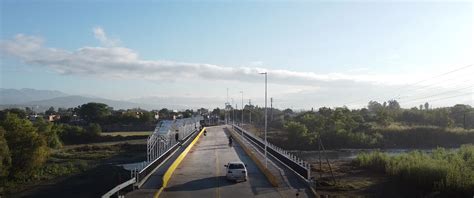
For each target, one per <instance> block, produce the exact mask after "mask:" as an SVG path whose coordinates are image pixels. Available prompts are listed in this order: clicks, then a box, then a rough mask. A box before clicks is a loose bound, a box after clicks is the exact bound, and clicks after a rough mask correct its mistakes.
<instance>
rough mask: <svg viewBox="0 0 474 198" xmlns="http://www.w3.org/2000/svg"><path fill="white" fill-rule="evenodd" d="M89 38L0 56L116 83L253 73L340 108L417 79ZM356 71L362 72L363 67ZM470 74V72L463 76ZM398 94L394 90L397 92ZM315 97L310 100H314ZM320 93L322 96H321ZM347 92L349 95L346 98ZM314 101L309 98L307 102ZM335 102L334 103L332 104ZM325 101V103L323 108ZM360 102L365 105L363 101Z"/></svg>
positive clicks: (20, 38) (249, 79)
mask: <svg viewBox="0 0 474 198" xmlns="http://www.w3.org/2000/svg"><path fill="white" fill-rule="evenodd" d="M93 32H94V36H95V37H96V38H97V39H98V40H99V41H100V42H101V43H102V45H103V46H100V47H90V46H86V47H81V48H78V49H77V50H74V51H69V50H65V49H56V48H50V47H46V46H45V45H44V41H43V39H42V38H39V37H36V36H27V35H23V34H18V35H16V36H15V37H14V38H12V39H9V40H6V41H2V42H1V43H0V50H1V53H2V54H4V55H9V56H12V57H15V58H17V59H19V60H21V61H23V62H26V63H28V64H31V65H39V66H43V67H47V68H50V69H51V70H53V71H55V72H58V73H60V74H67V75H88V76H98V77H101V78H102V77H107V78H118V79H146V80H153V81H160V82H161V81H164V82H172V81H176V80H179V79H198V80H209V81H213V80H221V81H234V82H245V83H253V82H261V81H262V76H261V75H259V74H258V73H260V72H268V73H269V76H268V78H269V82H270V83H272V84H279V85H284V86H285V87H292V88H291V89H290V88H286V90H278V91H279V94H280V95H281V96H284V95H287V96H289V97H288V98H291V96H293V95H297V96H294V97H295V98H297V99H301V100H303V101H304V100H305V99H306V100H307V99H309V98H313V99H314V100H315V101H321V102H322V101H326V102H328V103H331V104H332V103H335V102H339V101H343V102H339V104H344V101H345V102H347V101H348V100H352V99H351V98H360V97H364V96H365V97H367V101H368V100H369V99H370V97H369V96H367V95H368V94H367V92H368V91H371V92H369V93H370V95H376V94H381V93H386V94H387V93H388V92H390V91H391V92H392V94H388V95H394V94H398V93H395V92H393V89H392V88H393V87H395V86H400V85H403V84H409V83H412V82H415V81H418V80H419V79H420V76H419V75H418V74H416V73H413V74H409V75H406V74H404V75H386V74H384V75H382V74H377V75H375V74H367V73H364V72H357V73H356V74H344V73H329V74H318V73H314V72H298V71H290V70H281V69H268V68H262V67H261V64H262V63H261V62H258V63H254V64H251V66H250V67H228V66H221V65H212V64H205V63H187V62H178V61H166V60H144V59H141V58H140V57H139V55H138V53H137V52H135V51H134V50H132V49H129V48H126V47H120V46H118V41H117V40H113V39H109V38H108V37H107V34H106V33H105V31H104V30H103V29H102V28H100V27H96V28H94V30H93ZM360 70H365V68H362V69H360ZM467 74H469V73H467ZM387 90H388V91H387ZM398 92H399V91H398ZM318 93H319V96H318V97H314V96H313V95H317V94H318ZM322 93H324V95H321V94H322ZM347 93H351V94H347ZM310 95H311V96H313V97H310ZM335 98H338V100H337V99H335ZM326 102H325V103H326ZM364 103H366V102H365V101H364Z"/></svg>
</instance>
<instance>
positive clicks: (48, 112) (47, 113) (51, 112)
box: [44, 107, 56, 115]
mask: <svg viewBox="0 0 474 198" xmlns="http://www.w3.org/2000/svg"><path fill="white" fill-rule="evenodd" d="M44 114H45V115H53V114H56V111H55V110H54V107H49V109H48V110H46V111H45V112H44Z"/></svg>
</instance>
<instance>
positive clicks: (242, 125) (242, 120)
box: [240, 91, 244, 137]
mask: <svg viewBox="0 0 474 198" xmlns="http://www.w3.org/2000/svg"><path fill="white" fill-rule="evenodd" d="M240 93H241V94H242V112H241V114H242V118H241V119H240V127H244V91H240ZM241 132H242V137H244V131H243V130H241Z"/></svg>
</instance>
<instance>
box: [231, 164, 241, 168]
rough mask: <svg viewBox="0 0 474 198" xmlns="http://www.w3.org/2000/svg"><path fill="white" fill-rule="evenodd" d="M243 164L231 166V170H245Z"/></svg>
mask: <svg viewBox="0 0 474 198" xmlns="http://www.w3.org/2000/svg"><path fill="white" fill-rule="evenodd" d="M243 168H244V165H243V164H229V169H243Z"/></svg>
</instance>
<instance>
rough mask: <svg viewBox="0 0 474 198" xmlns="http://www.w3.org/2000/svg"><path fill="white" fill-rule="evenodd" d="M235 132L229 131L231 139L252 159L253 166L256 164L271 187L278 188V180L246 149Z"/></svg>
mask: <svg viewBox="0 0 474 198" xmlns="http://www.w3.org/2000/svg"><path fill="white" fill-rule="evenodd" d="M235 133H236V132H235V131H234V130H232V131H231V135H232V137H233V138H234V140H237V142H238V143H239V144H240V146H241V147H242V149H243V150H244V151H245V153H246V154H247V155H248V156H249V157H250V159H252V160H253V161H254V162H255V164H257V167H258V168H259V169H260V171H262V173H263V174H264V175H265V177H266V178H267V179H268V181H269V182H270V184H271V185H272V186H273V187H278V180H277V178H276V177H275V175H273V174H272V173H271V172H270V170H268V168H267V167H265V164H263V163H262V162H261V161H260V160H259V159H258V157H257V156H256V155H255V154H254V153H253V152H252V151H251V150H250V149H249V148H248V147H247V145H245V143H244V142H243V140H242V139H240V138H241V136H240V135H238V134H235Z"/></svg>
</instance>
